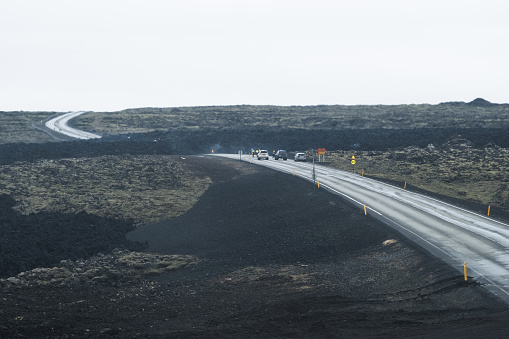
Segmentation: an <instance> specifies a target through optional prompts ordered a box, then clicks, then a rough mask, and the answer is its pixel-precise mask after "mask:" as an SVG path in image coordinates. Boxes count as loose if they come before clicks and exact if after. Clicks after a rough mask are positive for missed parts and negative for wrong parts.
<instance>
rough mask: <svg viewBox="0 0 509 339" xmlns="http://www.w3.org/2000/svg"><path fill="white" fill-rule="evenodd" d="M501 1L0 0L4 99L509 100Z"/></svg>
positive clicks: (58, 104)
mask: <svg viewBox="0 0 509 339" xmlns="http://www.w3.org/2000/svg"><path fill="white" fill-rule="evenodd" d="M508 14H509V1H507V0H471V1H469V0H349V1H343V0H335V1H334V0H309V1H307V0H306V1H304V0H302V1H301V0H0V111H2V110H3V111H13V110H25V111H35V110H44V111H48V110H51V111H74V110H93V111H114V110H121V109H125V108H137V107H177V106H206V105H236V104H255V105H259V104H270V105H321V104H325V105H331V104H340V105H355V104H369V105H371V104H412V103H415V104H421V103H430V104H438V103H440V102H445V101H467V102H468V101H471V100H473V99H475V98H478V97H481V98H484V99H486V100H488V101H491V102H496V103H508V102H509V66H508V63H509V19H508V18H509V17H508Z"/></svg>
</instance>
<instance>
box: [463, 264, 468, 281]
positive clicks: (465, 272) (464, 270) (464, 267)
mask: <svg viewBox="0 0 509 339" xmlns="http://www.w3.org/2000/svg"><path fill="white" fill-rule="evenodd" d="M463 273H464V274H465V281H467V263H466V262H464V263H463Z"/></svg>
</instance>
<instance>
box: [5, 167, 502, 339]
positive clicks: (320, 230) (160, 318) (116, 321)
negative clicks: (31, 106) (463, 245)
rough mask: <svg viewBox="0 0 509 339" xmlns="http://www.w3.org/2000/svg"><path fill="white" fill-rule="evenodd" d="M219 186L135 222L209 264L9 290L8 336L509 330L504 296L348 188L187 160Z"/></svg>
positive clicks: (153, 244)
mask: <svg viewBox="0 0 509 339" xmlns="http://www.w3.org/2000/svg"><path fill="white" fill-rule="evenodd" d="M183 161H185V162H186V164H187V166H189V168H192V169H193V170H194V171H198V172H202V173H203V174H205V173H206V174H207V175H209V176H211V178H212V179H213V181H214V182H215V184H214V185H213V186H212V187H211V188H210V189H209V191H208V192H207V193H205V195H204V196H203V197H202V198H201V199H200V201H199V202H198V204H197V205H196V206H195V207H194V208H193V209H192V210H191V211H190V212H189V213H187V214H185V215H183V216H181V217H178V218H176V219H172V220H169V221H166V222H162V223H159V224H155V225H150V226H146V227H140V228H138V229H137V230H136V231H134V232H132V233H130V234H129V235H128V237H129V238H130V239H133V240H140V241H147V242H148V244H149V248H148V249H147V251H152V252H158V253H166V254H191V255H194V256H197V257H198V258H199V259H200V260H201V262H200V263H199V264H198V265H196V266H192V267H189V268H186V269H182V270H177V271H173V272H170V273H167V274H164V275H158V276H154V277H153V278H152V279H150V280H145V281H138V282H131V283H126V284H123V285H122V284H116V285H95V286H73V287H60V288H55V287H51V288H50V287H48V288H29V289H24V290H16V289H11V290H8V291H3V294H2V298H3V301H2V304H1V306H0V324H1V325H0V336H3V337H14V336H16V335H24V336H27V337H101V336H104V337H110V336H116V337H122V338H134V337H150V338H158V337H161V338H163V337H164V338H166V337H179V338H210V337H235V338H240V337H264V338H274V337H284V338H290V337H291V338H334V337H336V338H352V337H369V338H373V337H382V338H385V337H391V338H393V337H429V338H432V337H433V338H436V337H462V338H464V337H473V338H486V337H492V338H505V337H507V335H508V333H509V324H508V323H507V319H508V317H509V313H508V311H507V305H505V304H503V303H501V302H500V301H498V300H497V299H495V298H494V297H492V296H491V294H489V293H488V292H486V291H485V290H484V289H483V288H482V287H481V286H479V285H478V284H477V283H476V282H475V279H474V278H475V277H471V278H470V279H469V281H468V282H467V283H465V282H464V281H463V277H462V276H461V275H460V274H459V273H458V271H457V270H456V269H453V268H451V267H449V266H447V265H445V264H444V263H443V262H441V261H439V260H437V259H435V258H433V257H431V256H430V255H428V253H427V252H424V251H422V250H421V249H420V248H418V247H415V246H414V245H413V244H412V243H410V242H408V241H406V240H405V239H404V238H402V237H401V236H400V235H399V234H398V233H396V232H394V231H393V230H392V229H390V228H389V227H387V226H385V225H383V224H380V223H379V222H378V221H376V220H374V219H372V218H370V217H369V216H367V217H366V216H364V215H363V214H362V213H361V212H360V211H359V210H358V209H356V208H354V207H352V206H351V205H349V204H346V203H345V202H344V201H343V200H342V199H341V198H339V197H336V196H333V195H330V194H329V193H327V192H324V191H322V190H319V189H317V188H314V187H313V186H312V185H310V184H309V183H307V182H305V181H303V180H300V179H298V178H294V177H292V176H289V175H285V174H281V173H278V172H274V171H271V170H268V169H264V168H260V167H257V166H255V165H250V164H247V163H239V162H234V161H230V160H226V159H217V158H214V159H204V158H199V157H190V158H187V159H185V160H183Z"/></svg>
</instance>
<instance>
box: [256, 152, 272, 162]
mask: <svg viewBox="0 0 509 339" xmlns="http://www.w3.org/2000/svg"><path fill="white" fill-rule="evenodd" d="M256 156H257V157H258V160H262V159H266V160H269V152H267V150H266V149H262V150H260V152H258V154H257V155H256Z"/></svg>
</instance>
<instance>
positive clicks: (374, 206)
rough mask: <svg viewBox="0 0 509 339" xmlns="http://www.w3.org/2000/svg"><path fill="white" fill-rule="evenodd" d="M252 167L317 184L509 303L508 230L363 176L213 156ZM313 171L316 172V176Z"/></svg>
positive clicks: (247, 157) (305, 165)
mask: <svg viewBox="0 0 509 339" xmlns="http://www.w3.org/2000/svg"><path fill="white" fill-rule="evenodd" d="M214 155H215V156H223V157H229V158H231V159H236V160H237V161H239V160H242V161H248V162H252V163H253V164H256V165H262V166H265V167H268V168H272V169H274V170H278V171H281V172H285V173H288V174H290V175H292V174H293V175H295V176H298V177H300V178H303V179H305V180H308V181H313V179H312V178H313V173H314V174H315V181H316V182H315V185H316V186H318V184H319V186H320V189H325V190H328V191H330V192H332V193H334V194H338V195H341V196H343V197H345V198H347V199H348V200H350V201H351V202H352V203H353V204H355V205H357V206H359V207H360V211H359V218H363V217H365V216H364V211H363V210H364V208H365V209H366V213H367V214H368V215H370V216H373V217H375V218H376V219H379V220H381V221H382V222H384V223H386V224H387V225H389V226H391V227H393V228H394V229H396V230H397V231H399V232H401V233H402V234H404V235H405V236H407V237H408V238H409V239H411V240H412V241H414V242H416V243H417V244H419V245H421V246H422V247H424V248H425V249H427V250H429V251H430V252H431V253H432V254H434V255H435V256H437V257H439V258H441V259H442V260H444V261H445V262H447V263H448V264H450V265H451V266H453V267H455V268H456V269H458V270H459V271H460V272H461V274H463V270H464V265H463V264H464V263H466V264H467V272H468V277H469V279H471V278H475V279H476V281H478V282H481V283H482V284H483V286H484V287H486V288H488V289H489V290H490V291H492V292H493V293H494V294H495V295H498V296H499V297H500V298H502V299H503V300H504V301H506V302H507V303H509V225H508V224H506V223H504V222H500V221H498V220H495V219H493V218H489V217H487V216H485V215H481V214H478V213H474V212H472V211H468V210H465V209H463V208H460V207H457V206H454V205H451V204H448V203H445V202H443V201H440V200H437V199H434V198H430V197H428V196H425V195H421V194H417V193H414V192H410V191H408V190H405V189H403V188H398V187H395V186H392V185H388V184H385V183H383V182H380V181H376V180H373V179H369V178H366V177H364V176H361V175H360V174H358V173H352V172H347V171H342V170H338V169H334V168H331V167H326V166H321V165H319V164H315V165H313V164H312V163H310V162H306V163H301V162H299V163H296V162H294V161H283V160H273V158H271V159H270V160H257V159H256V157H252V156H250V155H243V156H242V157H241V156H239V155H238V154H214ZM313 168H314V171H313Z"/></svg>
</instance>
